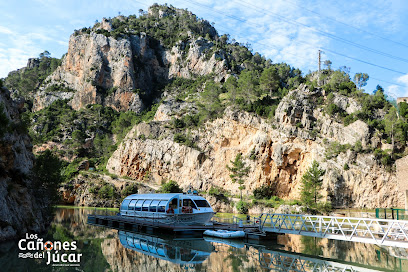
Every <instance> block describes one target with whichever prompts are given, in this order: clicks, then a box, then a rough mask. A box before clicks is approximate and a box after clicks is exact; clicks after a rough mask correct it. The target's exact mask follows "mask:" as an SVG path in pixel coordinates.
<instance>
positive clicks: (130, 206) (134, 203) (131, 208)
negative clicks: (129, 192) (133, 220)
mask: <svg viewBox="0 0 408 272" xmlns="http://www.w3.org/2000/svg"><path fill="white" fill-rule="evenodd" d="M136 202H137V200H132V201H130V204H129V210H131V211H133V210H135V205H136Z"/></svg>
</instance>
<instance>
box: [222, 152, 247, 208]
mask: <svg viewBox="0 0 408 272" xmlns="http://www.w3.org/2000/svg"><path fill="white" fill-rule="evenodd" d="M231 164H232V166H231V167H230V166H228V165H227V166H226V167H227V169H228V170H229V171H230V172H231V175H230V177H231V179H232V182H234V183H235V182H237V183H238V184H239V187H238V189H239V190H240V191H241V200H242V190H243V189H245V185H244V181H245V180H244V178H245V177H247V176H248V173H249V166H246V165H245V162H244V161H243V160H242V154H241V153H238V154H237V155H236V156H235V160H233V161H231Z"/></svg>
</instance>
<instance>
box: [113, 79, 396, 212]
mask: <svg viewBox="0 0 408 272" xmlns="http://www.w3.org/2000/svg"><path fill="white" fill-rule="evenodd" d="M320 95H321V93H320V91H318V90H317V91H313V92H312V91H310V90H309V89H308V88H307V87H306V86H305V85H301V86H300V87H299V88H298V89H296V90H294V91H292V92H290V93H289V94H288V95H287V96H286V97H285V98H284V99H282V101H281V102H280V104H279V105H278V107H277V110H276V114H275V120H273V121H272V122H271V121H268V120H266V119H262V118H260V117H257V116H256V115H254V114H250V113H246V112H242V111H236V110H233V109H232V108H228V109H227V110H226V111H225V113H224V116H223V117H222V118H219V119H216V120H214V121H212V122H208V123H206V124H205V127H203V128H201V129H198V130H191V131H190V134H191V137H192V138H193V139H194V140H195V141H196V144H197V147H196V148H192V147H188V146H186V145H182V144H179V143H175V142H174V140H173V138H174V134H172V132H171V130H170V129H168V126H166V121H154V122H150V123H148V124H146V123H142V124H139V125H137V126H136V127H134V128H133V129H132V130H131V131H130V132H129V134H128V135H127V136H126V138H125V140H124V141H123V143H121V145H120V146H119V148H118V149H117V150H116V151H115V152H114V154H113V155H112V157H111V158H110V159H109V161H108V164H107V169H108V170H109V171H110V172H111V173H115V174H117V175H121V176H129V177H132V178H134V179H136V180H140V179H142V178H145V177H146V176H148V177H149V179H150V182H152V183H153V184H154V183H156V184H159V183H160V182H161V180H163V179H172V180H175V181H177V182H178V183H179V184H181V185H182V186H183V187H184V188H188V187H189V186H190V185H191V186H193V187H194V188H195V189H198V190H203V191H208V190H209V189H210V188H211V187H213V186H216V187H220V188H224V189H226V190H228V191H230V192H232V193H233V194H238V193H239V190H238V184H235V183H232V182H231V179H230V177H229V174H230V173H229V171H228V170H227V169H226V165H228V164H230V161H231V160H233V159H234V158H235V156H236V154H237V153H242V154H243V155H244V158H245V162H246V164H247V165H249V167H250V173H251V174H250V175H249V177H248V178H247V179H246V182H245V190H244V194H251V193H252V191H253V189H255V188H257V187H259V186H261V185H265V184H266V185H270V186H272V188H273V189H274V191H275V194H276V195H277V196H279V197H281V198H285V199H299V197H300V185H301V177H302V175H303V174H304V173H305V171H306V170H307V169H308V168H309V167H310V165H311V163H312V161H313V160H317V161H318V162H319V163H320V165H321V167H322V168H323V169H326V173H325V175H324V178H323V187H324V193H323V194H324V195H325V196H326V197H327V198H328V199H329V200H331V201H332V203H333V205H334V206H338V207H348V206H352V207H369V208H373V207H380V206H381V207H384V206H388V207H392V206H399V205H401V199H402V196H401V195H400V193H399V192H398V190H397V188H396V180H395V179H396V178H395V173H393V172H388V171H386V170H385V168H384V167H383V166H381V164H380V163H378V161H377V160H376V159H375V158H374V155H373V154H372V153H370V152H356V151H354V150H353V148H351V146H353V145H355V144H356V143H357V142H358V143H361V145H362V148H364V147H368V146H370V145H375V146H377V145H381V142H378V141H377V140H376V138H375V137H373V135H372V132H371V131H370V130H369V129H368V126H367V125H366V124H365V123H364V122H362V121H359V120H357V121H355V122H353V123H351V124H349V125H348V126H344V125H343V124H341V123H338V122H336V121H335V120H334V119H333V118H328V117H327V115H326V116H325V114H324V112H323V111H322V110H321V108H319V107H317V106H316V103H314V100H315V99H316V98H317V97H319V96H320ZM352 103H353V102H352ZM352 103H347V104H346V105H349V106H350V105H352ZM179 108H180V107H168V108H167V110H161V111H160V110H158V112H157V113H156V114H157V119H158V120H168V119H170V117H168V118H166V117H165V116H164V115H165V113H166V112H167V113H169V115H171V116H173V117H174V116H177V114H175V113H174V112H173V113H171V109H179ZM169 111H170V112H169ZM299 123H300V124H301V125H299ZM313 131H316V132H317V133H314V132H313ZM142 135H143V136H142ZM333 145H341V146H347V147H348V148H346V150H344V152H334V153H332V151H331V149H332V148H333ZM346 164H347V165H348V167H344V165H346ZM145 180H146V178H145Z"/></svg>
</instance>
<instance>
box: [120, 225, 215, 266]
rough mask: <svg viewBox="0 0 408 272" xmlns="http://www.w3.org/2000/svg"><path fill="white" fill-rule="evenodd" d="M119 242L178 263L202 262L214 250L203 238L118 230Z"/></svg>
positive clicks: (193, 263)
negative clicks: (169, 236) (159, 235)
mask: <svg viewBox="0 0 408 272" xmlns="http://www.w3.org/2000/svg"><path fill="white" fill-rule="evenodd" d="M118 234H119V240H120V243H121V244H122V245H123V246H124V247H126V248H129V249H132V250H134V251H137V252H140V253H143V254H145V255H149V256H153V257H155V258H159V259H162V260H166V261H170V262H172V263H176V264H180V265H196V264H200V263H202V262H204V261H205V260H206V259H207V258H208V257H209V256H210V255H211V252H213V251H214V249H215V248H214V246H213V245H212V244H211V243H209V242H206V241H205V240H204V239H202V238H199V239H197V238H196V239H194V238H193V239H192V238H184V239H168V238H164V237H158V236H151V235H149V234H147V233H135V232H128V231H122V230H120V231H119V232H118Z"/></svg>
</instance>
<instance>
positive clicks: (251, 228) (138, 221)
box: [88, 214, 266, 239]
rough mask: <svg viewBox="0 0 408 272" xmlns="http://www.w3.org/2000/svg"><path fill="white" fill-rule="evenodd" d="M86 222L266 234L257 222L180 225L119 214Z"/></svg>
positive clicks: (92, 216)
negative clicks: (260, 229)
mask: <svg viewBox="0 0 408 272" xmlns="http://www.w3.org/2000/svg"><path fill="white" fill-rule="evenodd" d="M88 224H92V225H98V226H106V227H109V228H117V229H130V230H142V229H146V228H150V229H160V230H161V231H168V232H204V231H206V230H221V229H222V230H232V231H234V230H241V231H244V232H245V233H246V236H247V238H251V239H253V238H257V237H260V236H266V234H265V233H263V232H260V231H259V224H258V225H257V224H244V223H242V224H239V223H224V222H218V221H211V222H210V223H209V224H206V225H181V224H174V223H163V222H161V221H159V220H157V219H151V218H136V217H128V216H121V215H97V214H89V215H88Z"/></svg>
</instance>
